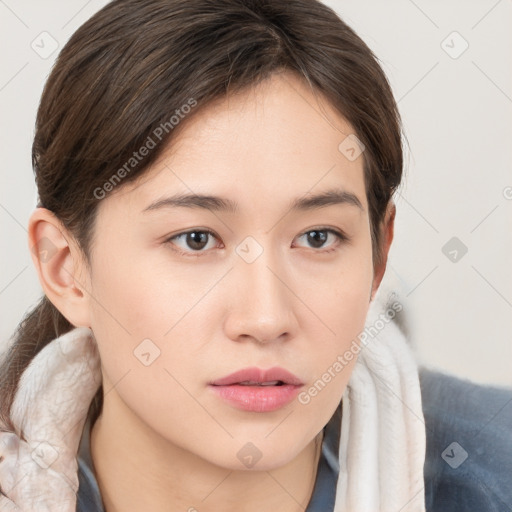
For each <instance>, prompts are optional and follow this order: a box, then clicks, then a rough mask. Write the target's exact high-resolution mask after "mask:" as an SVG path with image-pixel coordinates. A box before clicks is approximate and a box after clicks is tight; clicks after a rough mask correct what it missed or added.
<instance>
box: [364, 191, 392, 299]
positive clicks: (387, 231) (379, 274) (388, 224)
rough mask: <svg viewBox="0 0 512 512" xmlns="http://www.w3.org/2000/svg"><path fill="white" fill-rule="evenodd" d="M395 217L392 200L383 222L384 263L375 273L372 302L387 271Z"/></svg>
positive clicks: (371, 295)
mask: <svg viewBox="0 0 512 512" xmlns="http://www.w3.org/2000/svg"><path fill="white" fill-rule="evenodd" d="M395 216H396V206H395V203H394V202H393V200H392V199H390V201H389V203H388V207H387V209H386V214H385V217H384V220H383V222H382V228H381V229H382V262H381V264H380V265H379V266H378V267H377V268H376V269H375V271H374V278H373V283H372V291H371V294H370V302H371V301H372V300H373V299H374V298H375V294H376V293H377V290H378V289H379V286H380V283H381V281H382V278H383V277H384V273H385V271H386V265H387V261H388V254H389V249H390V247H391V242H392V241H393V237H394V230H395Z"/></svg>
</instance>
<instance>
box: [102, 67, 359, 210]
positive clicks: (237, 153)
mask: <svg viewBox="0 0 512 512" xmlns="http://www.w3.org/2000/svg"><path fill="white" fill-rule="evenodd" d="M181 122H182V123H183V124H182V125H181V126H179V131H177V133H176V135H175V137H174V138H172V139H171V141H170V143H169V144H168V147H167V148H166V149H165V150H164V151H163V153H162V154H161V155H160V157H159V158H158V160H157V161H156V162H155V163H153V165H152V166H151V167H150V168H149V169H148V170H147V171H146V172H145V173H144V174H143V175H142V176H141V177H140V179H138V180H136V181H135V182H133V183H130V184H127V186H126V187H122V188H123V189H125V190H124V191H123V192H124V193H122V194H120V195H119V197H122V198H123V199H122V200H124V201H128V202H129V203H130V204H131V206H132V207H133V208H134V209H138V211H141V210H142V209H143V207H145V206H147V205H148V204H149V203H150V202H154V201H155V200H156V199H158V198H159V197H164V196H165V195H169V194H170V193H176V192H179V193H183V194H185V193H186V194H191V193H192V194H193V193H196V194H210V195H219V196H222V197H228V198H230V199H232V200H233V201H236V202H237V203H238V204H239V205H240V211H243V210H244V206H245V207H248V208H249V207H250V208H249V209H251V208H252V210H255V211H258V209H261V208H267V209H268V208H269V206H270V203H271V202H272V203H279V202H282V203H286V204H288V203H290V200H291V199H295V198H297V197H299V196H303V195H304V194H316V193H318V192H321V191H323V190H327V189H332V188H333V187H336V188H340V187H341V188H342V189H343V190H346V191H347V192H350V193H353V194H355V195H357V197H358V198H359V199H360V201H361V203H362V206H363V210H367V202H366V193H365V186H364V176H363V163H364V162H363V154H361V155H360V156H359V157H357V158H355V159H349V158H347V156H346V154H345V153H343V151H341V150H340V144H343V141H345V140H346V138H347V136H351V137H352V134H354V129H353V128H352V126H351V125H350V124H349V123H348V122H347V121H346V120H345V119H344V118H343V117H342V116H341V114H340V113H339V112H338V111H337V110H336V109H335V108H334V107H332V106H331V105H330V103H329V102H328V101H327V100H326V99H325V98H324V97H323V96H322V95H320V93H318V92H312V91H311V89H310V88H309V86H308V85H307V84H305V83H304V82H303V81H302V80H300V79H299V78H298V77H296V76H295V75H294V74H292V73H282V74H279V75H273V76H271V77H270V78H269V79H267V80H265V81H263V82H261V83H259V84H257V85H256V86H254V87H251V88H249V89H246V90H244V91H242V92H239V93H237V94H231V95H229V96H227V97H223V98H221V99H219V100H216V101H215V102H213V103H211V104H209V105H207V106H205V107H202V108H201V109H200V110H199V111H197V112H195V113H194V115H193V116H191V117H190V118H189V119H187V118H186V117H185V119H184V120H183V121H181ZM132 192H133V193H132ZM113 196H114V197H113V198H112V199H114V200H115V194H114V195H113Z"/></svg>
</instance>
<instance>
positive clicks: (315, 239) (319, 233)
mask: <svg viewBox="0 0 512 512" xmlns="http://www.w3.org/2000/svg"><path fill="white" fill-rule="evenodd" d="M311 234H313V236H311ZM308 237H309V239H310V240H313V242H312V245H313V247H322V245H323V244H324V243H325V241H326V239H327V233H326V232H325V231H310V232H309V234H308ZM318 239H320V241H319V240H318ZM318 242H319V243H318Z"/></svg>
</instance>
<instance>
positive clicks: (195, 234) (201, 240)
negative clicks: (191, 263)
mask: <svg viewBox="0 0 512 512" xmlns="http://www.w3.org/2000/svg"><path fill="white" fill-rule="evenodd" d="M212 237H213V238H217V237H216V235H215V233H213V232H212V231H209V230H200V229H194V230H191V231H185V232H183V233H178V234H177V235H174V236H172V237H170V238H168V239H167V240H165V243H168V244H171V245H177V246H178V249H176V250H177V252H179V253H181V254H185V255H191V256H196V254H194V253H203V252H206V251H207V250H208V249H209V248H210V247H208V242H209V241H210V239H211V238H212ZM176 241H178V242H180V245H179V244H177V243H176ZM205 248H206V249H205ZM180 249H182V250H180ZM198 255H199V254H198Z"/></svg>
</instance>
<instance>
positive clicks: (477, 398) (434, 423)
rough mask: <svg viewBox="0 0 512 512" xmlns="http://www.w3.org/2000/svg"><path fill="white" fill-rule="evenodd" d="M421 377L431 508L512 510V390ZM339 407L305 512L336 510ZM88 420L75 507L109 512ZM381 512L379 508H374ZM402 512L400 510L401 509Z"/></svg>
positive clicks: (81, 511) (433, 511)
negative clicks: (96, 470) (96, 472)
mask: <svg viewBox="0 0 512 512" xmlns="http://www.w3.org/2000/svg"><path fill="white" fill-rule="evenodd" d="M420 384H421V393H422V400H423V412H424V416H425V428H426V433H427V451H426V457H425V467H424V475H425V504H426V510H427V512H512V390H511V389H500V388H494V387H487V386H480V385H477V384H473V383H471V382H469V381H466V380H462V379H458V378H455V377H451V376H448V375H445V374H442V373H438V372H432V371H428V370H425V369H422V370H421V371H420ZM340 420H341V408H338V409H337V411H336V412H335V414H334V415H333V417H332V418H331V420H330V421H329V423H328V424H327V425H326V426H325V435H324V440H323V445H322V456H321V458H320V462H319V467H318V472H317V477H316V482H315V487H314V490H313V495H312V496H311V500H310V502H309V505H308V507H307V509H306V512H332V511H333V509H334V500H335V495H336V481H337V478H338V472H339V465H338V446H339V433H340ZM89 432H90V430H89V428H88V425H86V427H85V429H84V434H83V436H82V440H81V443H80V450H79V458H78V464H79V472H78V477H79V482H80V487H79V490H78V496H77V507H76V510H77V512H104V508H103V504H102V501H101V495H100V492H99V489H98V485H97V482H96V480H95V477H94V474H93V472H92V464H91V457H90V451H89ZM376 512H378V511H376ZM397 512H398V511H397Z"/></svg>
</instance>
